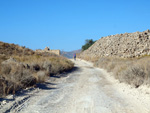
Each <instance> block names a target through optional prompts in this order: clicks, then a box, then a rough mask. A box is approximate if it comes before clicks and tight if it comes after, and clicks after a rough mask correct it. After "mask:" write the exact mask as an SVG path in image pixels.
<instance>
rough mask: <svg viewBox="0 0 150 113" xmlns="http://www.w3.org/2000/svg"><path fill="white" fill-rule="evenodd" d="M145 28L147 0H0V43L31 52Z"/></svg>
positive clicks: (149, 22)
mask: <svg viewBox="0 0 150 113" xmlns="http://www.w3.org/2000/svg"><path fill="white" fill-rule="evenodd" d="M147 29H150V0H0V41H3V42H8V43H15V44H19V45H21V46H26V47H28V48H30V49H34V50H35V49H44V48H45V47H46V46H49V47H50V48H51V49H60V50H63V51H71V50H77V49H80V48H81V46H82V45H83V44H84V43H85V40H86V39H93V40H98V39H100V38H101V37H104V36H108V35H114V34H118V33H125V32H129V33H130V32H136V31H145V30H147Z"/></svg>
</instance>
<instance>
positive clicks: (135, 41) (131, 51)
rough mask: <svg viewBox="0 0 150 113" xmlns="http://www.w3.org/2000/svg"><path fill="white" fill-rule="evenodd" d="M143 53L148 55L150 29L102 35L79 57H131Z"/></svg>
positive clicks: (149, 52)
mask: <svg viewBox="0 0 150 113" xmlns="http://www.w3.org/2000/svg"><path fill="white" fill-rule="evenodd" d="M143 55H150V30H146V31H144V32H134V33H124V34H116V35H111V36H107V37H102V38H101V39H99V40H98V41H96V42H95V43H94V44H93V45H92V46H91V47H90V48H89V49H88V50H85V51H84V52H82V53H81V54H80V57H85V56H90V57H104V56H111V57H122V58H133V57H139V56H143Z"/></svg>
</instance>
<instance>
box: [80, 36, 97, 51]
mask: <svg viewBox="0 0 150 113" xmlns="http://www.w3.org/2000/svg"><path fill="white" fill-rule="evenodd" d="M95 42H96V41H93V39H87V40H85V44H84V45H83V46H82V51H84V50H86V49H88V48H89V47H90V46H91V45H93V44H94V43H95Z"/></svg>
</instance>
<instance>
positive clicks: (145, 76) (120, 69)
mask: <svg viewBox="0 0 150 113" xmlns="http://www.w3.org/2000/svg"><path fill="white" fill-rule="evenodd" d="M149 62H150V57H148V56H146V57H141V58H134V59H122V58H110V57H103V58H99V60H98V61H96V62H95V66H97V67H100V68H104V69H107V71H109V72H113V75H114V76H115V78H116V79H119V81H120V82H126V83H128V84H130V85H133V86H135V87H136V88H137V87H139V86H140V85H143V84H145V85H150V64H149Z"/></svg>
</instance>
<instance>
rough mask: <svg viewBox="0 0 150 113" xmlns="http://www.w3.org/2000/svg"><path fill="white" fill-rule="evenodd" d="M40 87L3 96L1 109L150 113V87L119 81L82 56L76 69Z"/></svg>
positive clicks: (46, 112)
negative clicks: (132, 85)
mask: <svg viewBox="0 0 150 113" xmlns="http://www.w3.org/2000/svg"><path fill="white" fill-rule="evenodd" d="M37 87H38V88H30V89H27V90H24V91H23V92H21V93H20V94H18V95H16V96H15V97H14V96H12V95H10V96H8V97H7V99H5V100H2V101H1V103H0V112H20V113H150V88H148V87H146V86H142V87H140V88H138V89H136V88H132V87H131V86H129V85H126V84H123V83H119V82H118V81H117V80H115V79H114V78H113V77H112V76H111V75H110V74H108V73H107V72H106V71H105V70H103V69H99V68H95V67H93V65H92V63H89V62H85V61H82V60H77V61H75V68H74V70H73V71H72V72H70V73H66V74H62V75H61V77H59V76H54V77H52V78H50V79H49V80H48V81H47V82H46V83H44V84H39V85H38V86H37Z"/></svg>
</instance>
